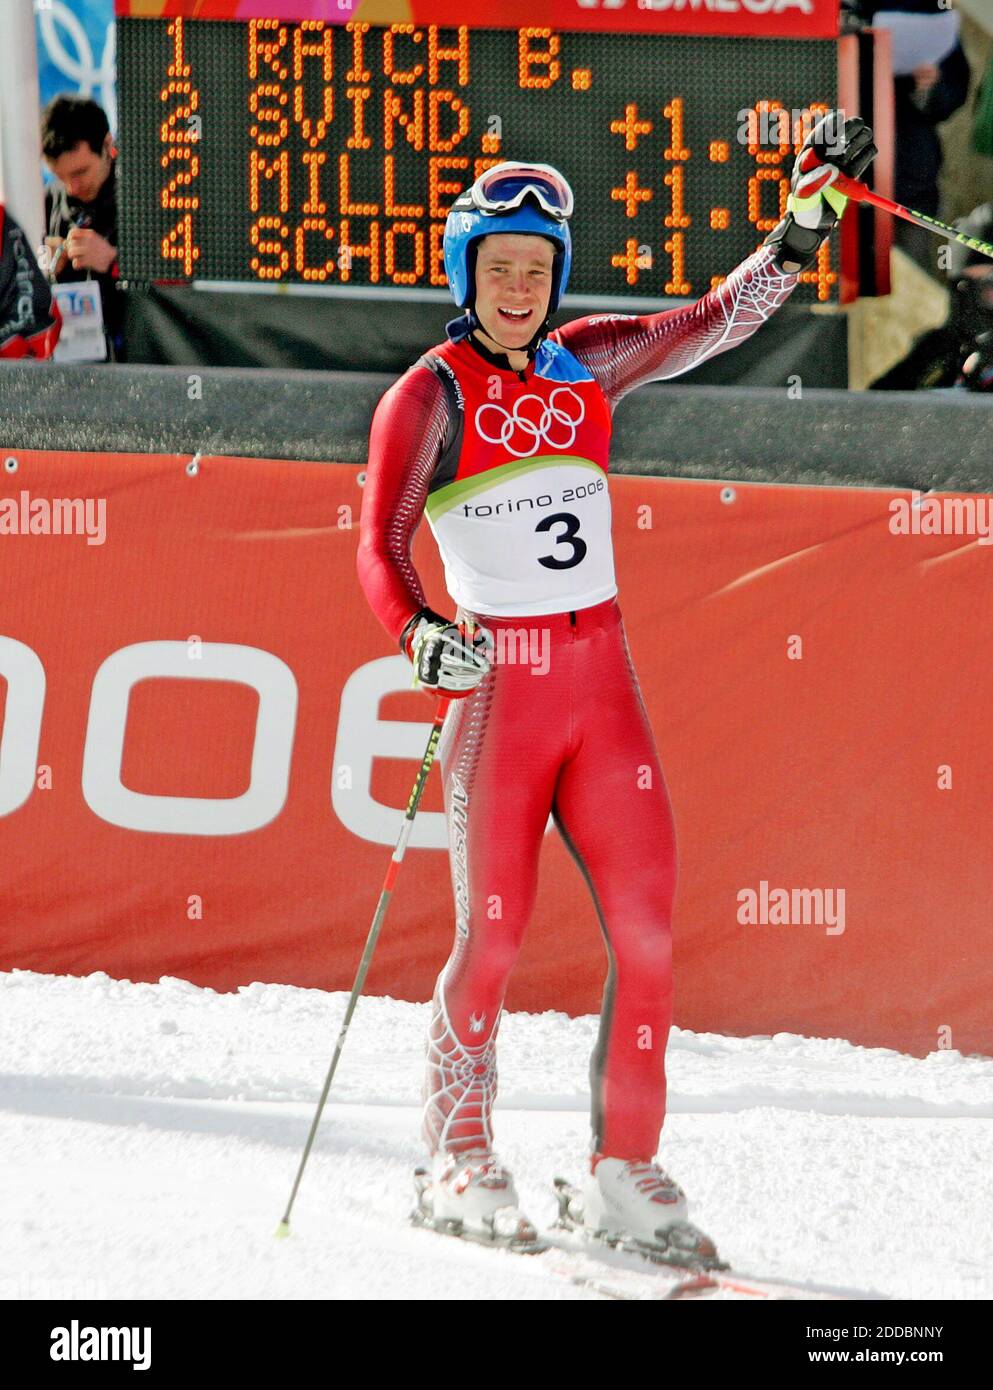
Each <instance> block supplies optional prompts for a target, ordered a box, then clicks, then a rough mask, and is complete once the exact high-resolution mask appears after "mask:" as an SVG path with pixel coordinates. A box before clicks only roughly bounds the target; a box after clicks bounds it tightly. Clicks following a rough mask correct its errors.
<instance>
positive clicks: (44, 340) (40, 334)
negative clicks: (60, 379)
mask: <svg viewBox="0 0 993 1390" xmlns="http://www.w3.org/2000/svg"><path fill="white" fill-rule="evenodd" d="M61 326H62V320H61V318H60V316H59V309H58V305H57V304H55V303H54V301H53V300H52V293H51V290H50V289H49V288H48V285H47V283H46V281H45V277H44V275H43V274H42V273H41V271H40V270H39V268H38V262H37V261H36V260H35V258H34V253H33V252H32V250H31V247H30V246H29V245H28V240H27V237H26V236H25V235H24V232H23V231H22V230H21V227H20V226H19V225H18V223H17V222H15V221H14V219H13V218H12V217H11V216H10V214H9V213H8V212H7V211H6V209H5V208H4V205H3V203H0V358H13V357H51V355H52V353H53V352H54V350H55V344H56V341H57V340H58V336H59V330H60V328H61Z"/></svg>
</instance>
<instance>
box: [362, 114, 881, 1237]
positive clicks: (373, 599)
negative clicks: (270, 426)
mask: <svg viewBox="0 0 993 1390" xmlns="http://www.w3.org/2000/svg"><path fill="white" fill-rule="evenodd" d="M875 154H876V148H875V146H874V144H873V143H872V132H871V130H870V129H869V128H868V127H867V126H866V125H865V124H864V123H863V122H862V121H861V120H859V119H857V118H852V119H849V120H848V121H847V122H845V121H844V116H843V114H842V113H838V112H835V113H831V114H829V115H828V116H826V117H825V118H824V119H823V120H822V121H820V122H819V123H818V124H817V125H816V126H815V127H814V129H813V130H812V131H811V132H810V135H809V136H808V138H807V140H806V141H805V143H804V145H803V147H802V149H801V151H800V153H799V155H798V156H797V159H796V162H795V166H794V170H793V175H792V180H791V188H790V193H789V196H788V199H787V201H786V211H785V215H784V216H783V218H782V220H781V221H780V222H779V223H778V224H777V226H776V227H775V228H774V229H773V230H772V231H771V232H770V233H769V235H768V236H767V237H766V238H765V241H764V243H763V245H762V246H761V247H760V248H759V249H758V250H757V251H756V252H755V253H754V254H752V255H750V256H749V257H748V258H747V259H746V260H744V261H743V262H742V263H741V264H740V265H739V266H737V267H736V269H734V270H733V271H732V272H731V274H730V275H729V276H728V277H727V278H726V279H725V280H724V282H723V283H722V284H720V285H718V286H717V287H716V288H714V289H713V290H711V291H710V292H709V293H708V294H706V295H704V296H703V298H702V299H700V300H699V301H698V302H697V303H695V304H693V305H692V306H690V307H688V308H681V309H675V310H669V311H664V312H662V313H657V314H647V315H644V316H640V315H629V314H598V315H594V316H592V317H586V318H581V319H576V320H574V321H572V322H570V323H567V324H565V325H563V326H562V327H560V328H558V329H556V330H555V331H554V332H551V333H549V332H548V322H549V316H550V315H551V314H552V313H553V312H554V311H555V309H556V308H557V307H558V305H559V302H560V300H561V298H562V296H563V294H564V293H565V290H566V286H567V284H568V280H569V268H570V263H571V258H572V247H571V239H570V230H569V219H570V216H571V214H572V211H573V196H572V192H571V189H570V188H569V185H568V183H567V182H566V180H565V179H564V178H563V177H562V175H561V174H560V173H558V172H557V171H556V170H555V169H552V168H551V167H550V166H548V165H543V164H518V163H514V162H505V163H501V164H498V165H496V166H494V167H491V168H489V169H487V170H485V171H484V172H483V173H482V174H481V175H480V177H479V178H477V179H476V181H475V182H474V183H473V184H472V186H471V187H470V188H469V189H468V190H466V191H464V192H463V193H461V194H460V195H459V197H458V198H457V199H456V201H455V203H454V204H453V206H452V209H451V211H450V213H449V215H448V219H447V222H446V225H445V235H444V258H445V269H446V273H447V275H448V281H449V287H450V289H451V293H452V295H453V297H454V299H455V302H456V304H457V305H458V306H459V307H460V308H461V309H463V310H464V311H465V312H464V314H462V315H460V316H459V317H457V318H455V319H453V320H451V322H449V323H448V324H447V326H446V335H447V340H446V342H444V343H442V344H440V345H438V346H436V347H433V348H431V349H430V350H429V351H428V352H426V353H425V354H424V355H423V356H422V357H420V358H419V359H418V361H417V362H416V363H415V364H414V365H413V366H412V367H410V368H409V369H408V370H407V371H406V372H405V373H404V375H403V376H402V377H400V378H399V380H398V381H396V382H395V383H394V384H393V385H392V386H391V387H390V389H389V390H388V391H387V392H386V393H385V395H384V396H383V398H382V399H381V400H380V402H379V404H378V406H377V408H376V411H375V415H374V417H373V422H372V427H371V432H370V440H369V463H368V469H367V473H366V484H365V492H364V497H363V504H362V514H361V524H360V543H359V552H358V572H359V577H360V581H361V584H362V587H363V589H364V592H365V594H366V597H367V599H368V601H369V603H370V605H371V607H372V609H373V611H374V612H375V614H376V615H377V617H378V618H379V620H380V621H381V623H382V624H383V626H384V627H385V629H386V630H387V632H388V633H389V634H390V636H391V637H392V638H393V639H394V640H395V641H396V642H398V644H399V647H400V650H401V651H402V652H403V653H404V654H405V655H406V656H407V657H408V658H409V659H410V660H411V662H412V664H413V668H414V678H413V679H414V684H415V686H416V685H419V686H420V687H421V688H422V689H424V690H425V691H428V692H438V693H440V694H443V695H448V696H450V697H452V703H451V705H450V706H449V709H448V713H447V717H446V720H445V724H444V728H443V731H442V736H441V740H440V742H439V747H438V756H439V760H440V763H441V769H442V777H443V785H444V804H445V813H446V818H447V824H448V829H449V847H450V863H451V873H452V884H453V891H454V899H455V918H456V921H455V942H454V948H453V950H452V953H451V956H450V958H449V960H448V962H447V964H446V965H445V967H444V969H443V970H442V972H441V974H440V975H439V977H438V981H437V984H436V986H435V990H434V996H433V1001H432V1013H431V1021H430V1026H429V1034H428V1043H427V1067H426V1076H425V1083H424V1093H423V1101H424V1112H423V1133H424V1138H425V1140H426V1142H427V1146H428V1149H429V1153H430V1156H431V1166H430V1169H427V1168H425V1169H420V1170H418V1172H419V1174H420V1181H419V1183H418V1187H419V1203H420V1206H419V1215H420V1219H421V1220H422V1222H423V1223H424V1224H430V1225H434V1226H435V1227H436V1228H438V1229H444V1230H450V1231H453V1232H455V1233H458V1234H462V1235H465V1236H468V1237H470V1238H472V1239H477V1240H482V1241H484V1242H487V1243H498V1244H503V1245H506V1246H510V1247H512V1248H516V1249H528V1248H532V1249H540V1248H542V1245H541V1242H540V1241H539V1239H538V1237H537V1233H536V1231H535V1229H534V1226H533V1225H532V1223H531V1222H530V1221H528V1220H527V1218H526V1216H525V1215H524V1214H523V1213H522V1212H521V1211H520V1209H519V1207H518V1196H517V1192H516V1189H515V1186H514V1182H513V1178H512V1176H511V1174H510V1173H509V1171H508V1170H507V1169H506V1167H505V1166H504V1165H502V1164H501V1163H500V1161H499V1159H498V1158H497V1156H496V1154H495V1152H494V1146H493V1131H492V1123H491V1112H492V1106H493V1100H494V1096H495V1094H496V1087H497V1069H496V1037H497V1029H498V1026H499V1020H500V1014H501V1009H502V1006H503V1000H504V996H505V992H506V988H507V983H508V979H509V977H510V974H511V971H512V969H513V966H514V963H515V960H516V958H517V954H518V951H519V948H520V945H521V941H522V938H523V935H524V930H525V928H526V926H527V923H528V919H529V917H530V914H531V910H532V907H533V903H534V897H535V891H536V885H537V869H538V854H539V850H540V847H541V843H542V837H543V833H544V830H545V826H546V823H547V821H548V817H549V814H551V815H552V816H553V817H554V821H555V824H556V827H557V828H558V830H559V832H560V834H561V835H562V838H563V840H564V841H565V843H566V845H567V846H568V848H569V850H570V852H571V854H572V855H573V857H574V858H575V859H576V861H577V863H578V865H579V868H580V870H581V872H582V873H583V875H584V877H585V880H586V882H587V884H588V886H589V889H590V892H591V894H592V896H593V900H594V903H595V906H596V910H597V914H598V917H599V922H600V927H601V930H602V933H603V936H604V941H605V945H606V950H607V956H608V962H609V968H608V973H607V981H606V987H605V992H604V998H603V1008H602V1013H601V1018H600V1031H599V1037H598V1041H597V1044H596V1047H595V1050H594V1053H593V1057H592V1061H591V1066H590V1081H591V1091H592V1114H591V1120H592V1142H591V1154H590V1160H589V1173H588V1174H587V1176H586V1180H585V1192H584V1194H583V1213H582V1219H583V1220H584V1221H585V1225H586V1229H587V1230H588V1231H589V1232H590V1233H591V1234H593V1235H597V1236H600V1237H606V1238H618V1237H623V1238H625V1239H627V1240H630V1241H633V1242H635V1243H638V1244H639V1245H641V1246H643V1247H648V1248H650V1249H652V1250H656V1251H659V1252H663V1253H666V1254H668V1255H671V1256H672V1257H673V1258H675V1259H683V1258H684V1257H685V1258H686V1259H687V1261H691V1260H693V1259H700V1260H708V1259H713V1260H716V1252H715V1251H714V1248H713V1245H712V1244H711V1243H710V1242H709V1241H708V1239H707V1238H706V1237H705V1236H704V1235H703V1234H702V1233H701V1232H700V1231H698V1230H697V1229H696V1228H695V1227H693V1226H691V1225H690V1224H689V1223H688V1221H687V1219H686V1217H687V1204H686V1198H685V1194H684V1192H683V1191H682V1189H681V1188H680V1187H679V1186H678V1185H677V1183H676V1182H675V1181H674V1180H673V1179H672V1178H671V1177H670V1176H669V1175H668V1174H667V1173H666V1172H665V1171H664V1170H663V1169H662V1168H661V1167H659V1165H658V1164H657V1163H656V1162H655V1155H656V1150H657V1148H658V1143H659V1137H660V1131H661V1128H662V1122H663V1119H664V1115H665V1098H666V1083H665V1047H666V1041H667V1038H668V1033H669V1029H670V1025H671V1018H672V981H671V945H670V925H671V916H672V902H673V896H674V888H675V877H676V854H675V840H674V832H673V819H672V813H671V809H670V804H669V798H668V795H667V792H666V787H665V782H664V779H663V774H662V769H661V767H660V765H659V759H658V753H657V750H656V746H655V741H654V737H653V734H652V730H651V727H650V725H649V722H648V717H647V714H646V711H645V707H644V703H643V700H642V696H641V692H640V688H639V685H638V681H637V677H636V675H635V672H634V669H633V666H632V663H631V658H630V655H629V651H628V646H627V640H626V636H625V632H624V625H623V621H622V618H621V612H620V608H619V606H618V601H617V597H616V594H617V585H616V583H615V579H614V565H613V553H612V546H611V531H610V499H609V492H608V489H607V484H606V473H607V467H608V448H609V443H610V433H611V416H612V412H613V410H614V408H615V407H616V405H617V403H618V401H619V400H621V398H622V397H623V396H624V395H626V394H627V392H628V391H630V390H632V389H633V388H634V387H636V386H640V385H641V384H642V383H643V382H646V381H661V380H666V379H669V378H671V377H675V376H678V375H679V374H680V373H682V372H685V371H688V370H689V369H690V368H691V367H694V366H696V365H697V364H698V363H700V362H703V361H705V360H706V359H707V358H710V357H712V356H714V355H715V354H717V353H719V352H724V351H726V350H727V349H728V348H732V347H734V346H736V345H737V344H738V343H740V342H743V341H744V340H745V339H746V338H748V337H750V336H751V335H752V334H753V333H754V332H755V331H756V329H758V328H759V327H760V326H761V324H763V323H764V322H765V321H766V320H767V319H768V318H769V317H770V316H771V315H772V314H773V313H774V312H775V310H776V309H778V308H779V307H780V305H781V304H783V302H784V301H785V300H786V299H787V298H788V297H789V295H790V294H791V293H792V291H793V289H794V288H795V287H796V285H797V283H798V273H799V272H800V271H801V270H804V269H806V268H807V267H808V266H810V265H812V264H813V263H814V261H815V259H816V256H817V251H818V248H819V247H820V245H821V243H822V242H823V240H824V239H825V237H827V236H828V234H829V233H830V231H831V229H832V227H833V226H834V224H835V222H836V221H837V220H838V217H839V216H840V215H841V213H842V212H843V211H844V207H845V204H846V201H847V200H846V199H845V198H844V197H843V196H842V195H841V194H839V193H838V192H836V191H835V190H833V189H832V188H831V184H832V182H833V180H834V179H835V178H836V177H837V174H838V172H839V171H841V172H844V173H846V174H848V175H850V176H852V177H854V178H858V177H859V176H860V175H861V174H862V173H863V172H864V170H865V169H866V168H867V166H868V165H869V163H870V162H871V160H872V159H873V158H874V157H875ZM425 515H426V516H427V519H428V524H429V526H430V527H431V530H432V532H433V534H434V537H435V540H436V542H437V544H438V547H439V550H440V552H441V555H442V558H443V561H444V567H445V578H446V584H447V588H448V592H449V594H450V596H451V598H452V600H453V602H454V603H455V604H456V605H457V609H458V612H457V614H456V617H455V618H454V619H450V618H448V617H445V616H444V615H443V614H439V613H436V612H434V611H432V610H431V609H430V608H429V607H428V606H427V604H426V602H425V596H424V592H423V589H422V587H421V583H420V580H419V578H418V576H417V573H416V571H415V569H414V567H413V565H412V563H411V558H410V547H411V541H412V537H413V534H414V531H415V530H416V528H417V526H418V524H419V522H420V520H421V518H422V516H425ZM536 647H538V648H540V649H541V651H542V653H543V656H542V660H541V661H540V662H539V661H536V660H535V659H534V656H535V649H536ZM646 771H647V773H648V775H647V776H646ZM646 1028H647V1030H649V1031H648V1032H646V1031H645V1030H646ZM646 1037H647V1038H649V1039H650V1040H651V1046H649V1047H648V1048H646V1047H644V1045H643V1043H644V1039H645V1038H646ZM639 1043H641V1045H639ZM416 1216H417V1213H415V1217H416Z"/></svg>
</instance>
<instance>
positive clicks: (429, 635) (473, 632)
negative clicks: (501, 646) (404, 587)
mask: <svg viewBox="0 0 993 1390" xmlns="http://www.w3.org/2000/svg"><path fill="white" fill-rule="evenodd" d="M494 647H495V643H494V640H493V634H492V633H491V632H490V631H489V629H488V628H485V627H481V626H480V625H479V624H478V623H475V624H473V623H471V622H470V623H453V622H449V620H448V619H447V618H443V617H442V616H441V615H440V614H439V613H435V612H433V611H432V610H431V609H430V608H422V609H421V610H420V612H418V613H415V614H414V616H413V617H412V618H411V620H410V622H409V623H408V624H407V626H406V627H405V628H404V630H403V632H402V633H401V634H400V650H401V651H402V652H403V653H404V655H405V656H406V657H408V658H409V659H410V661H411V663H412V665H413V667H414V680H413V684H414V686H415V687H418V686H419V687H420V688H421V689H423V690H426V691H429V692H432V693H436V694H438V695H447V696H448V697H449V698H450V699H453V700H461V699H464V697H465V696H466V695H468V694H470V693H471V692H472V690H473V689H474V688H475V687H476V686H477V685H478V684H479V682H480V681H481V680H482V679H483V677H484V676H485V675H486V674H487V672H488V671H489V669H490V661H489V653H490V652H491V651H492V650H493V648H494Z"/></svg>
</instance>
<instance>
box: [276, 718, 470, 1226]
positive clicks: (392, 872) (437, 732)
mask: <svg viewBox="0 0 993 1390" xmlns="http://www.w3.org/2000/svg"><path fill="white" fill-rule="evenodd" d="M450 701H451V696H449V695H443V696H442V697H441V698H440V699H439V701H438V708H437V709H436V710H435V715H434V722H433V723H432V725H431V736H430V737H429V739H428V746H427V748H426V749H425V750H424V757H423V758H422V759H421V765H420V767H419V768H418V771H417V776H416V778H415V779H414V786H413V789H412V791H411V793H410V799H409V800H408V802H407V810H406V813H405V814H404V818H403V825H402V826H401V828H400V836H399V838H398V840H397V842H396V847H395V848H394V850H393V855H392V858H391V859H390V864H389V868H388V869H387V870H386V878H385V879H384V881H383V888H382V891H381V893H380V895H379V902H378V903H377V904H376V911H375V914H374V916H373V919H372V926H371V927H370V928H369V935H368V937H367V938H366V943H365V950H364V951H363V952H362V959H361V961H360V962H359V969H358V974H357V975H356V976H355V983H354V985H353V986H352V994H351V998H350V999H349V1001H348V1008H347V1009H346V1010H345V1019H344V1022H343V1023H342V1025H341V1030H340V1032H339V1033H338V1041H337V1043H336V1045H335V1049H334V1056H333V1057H332V1059H331V1066H330V1067H329V1069H328V1074H327V1077H326V1078H325V1081H324V1090H323V1091H322V1092H321V1098H320V1100H319V1102H318V1104H317V1111H316V1113H315V1115H314V1118H313V1121H312V1123H311V1126H310V1133H309V1134H308V1135H307V1143H306V1145H305V1146H304V1151H303V1157H302V1158H301V1160H300V1167H299V1168H298V1169H297V1175H296V1179H295V1181H294V1183H293V1191H292V1192H291V1193H290V1200H289V1201H288V1202H287V1204H286V1211H285V1212H284V1213H283V1219H282V1221H280V1223H279V1225H278V1226H277V1227H276V1235H277V1236H288V1235H289V1233H290V1212H291V1210H292V1209H293V1203H294V1202H295V1201H296V1195H297V1189H298V1188H299V1186H300V1179H301V1178H302V1177H303V1170H304V1168H305V1167H306V1164H307V1159H308V1158H309V1157H310V1149H311V1145H312V1144H313V1142H314V1136H315V1134H316V1133H317V1126H318V1125H319V1124H320V1122H321V1114H322V1113H323V1110H324V1103H325V1101H326V1100H327V1098H328V1092H329V1091H330V1090H331V1082H332V1081H333V1080H334V1074H335V1070H336V1068H337V1066H338V1058H339V1057H340V1056H341V1050H342V1048H343V1047H344V1045H345V1036H346V1034H347V1033H348V1025H349V1024H350V1023H351V1021H352V1014H353V1013H354V1012H355V1005H356V1004H357V1003H358V998H359V995H360V994H361V993H362V986H363V985H364V984H365V977H366V975H367V974H368V973H369V966H370V965H371V964H372V953H373V951H375V949H376V942H377V940H378V939H379V929H380V927H381V926H382V925H383V918H384V917H385V916H386V909H387V908H388V907H389V905H390V894H391V893H392V892H393V885H394V883H395V882H396V877H397V874H398V873H399V872H400V865H401V863H402V862H403V856H404V851H405V850H406V848H407V841H408V840H409V839H410V832H411V830H412V829H413V825H414V816H415V815H416V814H417V807H418V805H419V804H420V800H421V793H422V792H423V791H424V785H425V783H426V782H427V780H428V773H429V772H430V771H431V764H432V763H433V762H434V755H435V753H436V752H437V749H438V740H439V739H440V738H441V726H442V725H443V724H444V722H445V715H446V714H447V712H448V706H449V703H450Z"/></svg>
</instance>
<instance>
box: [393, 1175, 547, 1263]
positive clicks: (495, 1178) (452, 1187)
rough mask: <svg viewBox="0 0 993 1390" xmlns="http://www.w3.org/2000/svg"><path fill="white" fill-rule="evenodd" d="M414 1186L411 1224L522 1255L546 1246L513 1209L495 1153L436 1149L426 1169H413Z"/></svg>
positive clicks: (510, 1186) (512, 1191)
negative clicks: (414, 1204)
mask: <svg viewBox="0 0 993 1390" xmlns="http://www.w3.org/2000/svg"><path fill="white" fill-rule="evenodd" d="M414 1185H415V1187H416V1190H417V1206H416V1208H415V1209H414V1211H413V1213H412V1214H411V1220H412V1221H413V1222H414V1225H415V1226H425V1227H427V1228H429V1229H430V1230H433V1231H439V1232H441V1233H442V1234H444V1235H452V1236H457V1237H458V1238H459V1239H461V1240H471V1241H474V1242H475V1243H476V1244H478V1245H495V1246H500V1247H502V1248H504V1249H508V1250H515V1251H518V1252H520V1253H524V1254H540V1252H541V1251H543V1250H547V1249H548V1245H547V1243H546V1242H545V1241H543V1240H541V1239H540V1238H539V1236H538V1232H537V1231H536V1230H535V1228H534V1226H533V1225H532V1224H531V1222H530V1221H529V1220H528V1219H527V1217H526V1216H525V1215H524V1214H523V1212H521V1211H520V1209H519V1208H518V1205H517V1201H518V1198H517V1189H516V1188H515V1187H514V1180H513V1178H512V1177H511V1175H510V1173H509V1172H508V1171H507V1169H506V1168H504V1166H503V1165H502V1164H501V1163H500V1161H499V1159H498V1158H497V1157H496V1155H495V1154H492V1153H487V1152H485V1151H483V1150H481V1149H473V1150H470V1151H469V1152H467V1153H461V1154H460V1153H444V1152H442V1153H437V1154H435V1156H434V1159H433V1162H432V1166H431V1169H428V1168H427V1167H419V1168H416V1169H415V1170H414Z"/></svg>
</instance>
